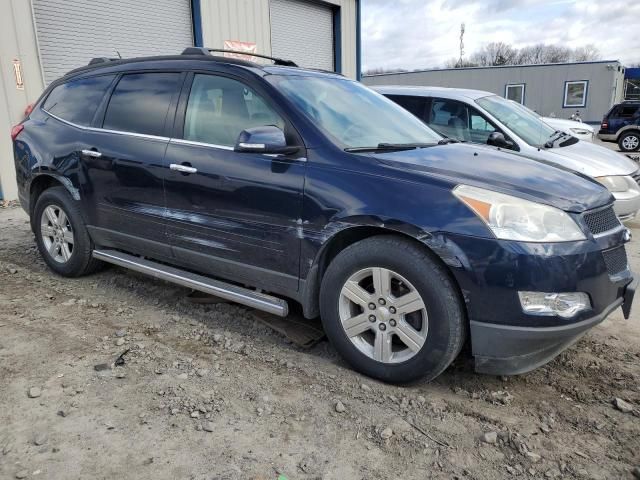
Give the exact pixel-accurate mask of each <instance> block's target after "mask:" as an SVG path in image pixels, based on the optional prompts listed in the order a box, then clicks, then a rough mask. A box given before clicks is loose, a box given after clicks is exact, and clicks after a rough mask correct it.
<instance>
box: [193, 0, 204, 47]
mask: <svg viewBox="0 0 640 480" xmlns="http://www.w3.org/2000/svg"><path fill="white" fill-rule="evenodd" d="M191 21H192V22H193V43H194V44H195V46H196V47H204V43H203V39H202V10H201V9H200V0H191Z"/></svg>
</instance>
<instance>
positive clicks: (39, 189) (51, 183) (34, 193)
mask: <svg viewBox="0 0 640 480" xmlns="http://www.w3.org/2000/svg"><path fill="white" fill-rule="evenodd" d="M53 187H64V188H65V189H66V190H67V191H68V192H69V195H71V198H73V199H74V200H80V193H79V192H78V189H77V188H75V187H74V186H73V184H72V183H71V181H70V180H69V179H68V178H65V177H62V176H60V175H55V174H51V173H42V174H39V175H36V176H35V177H33V179H32V180H31V183H30V184H29V217H30V220H31V230H32V231H35V230H34V223H33V222H34V215H33V211H34V209H35V207H36V203H37V202H38V198H40V195H42V193H43V192H44V191H45V190H48V189H50V188H53Z"/></svg>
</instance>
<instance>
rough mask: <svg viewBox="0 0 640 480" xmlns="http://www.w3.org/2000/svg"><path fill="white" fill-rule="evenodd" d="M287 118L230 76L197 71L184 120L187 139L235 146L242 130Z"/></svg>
mask: <svg viewBox="0 0 640 480" xmlns="http://www.w3.org/2000/svg"><path fill="white" fill-rule="evenodd" d="M265 125H274V126H276V127H278V128H280V129H282V130H284V125H285V123H284V120H283V119H282V117H280V115H278V113H277V112H276V111H275V110H273V109H272V108H271V107H270V106H269V105H268V104H267V103H266V102H265V101H264V100H263V99H262V97H261V96H260V95H258V94H257V93H256V92H255V91H254V90H252V89H251V88H249V87H247V86H246V85H244V84H242V83H240V82H239V81H237V80H233V79H231V78H227V77H220V76H215V75H204V74H203V75H201V74H196V75H195V76H194V79H193V84H192V87H191V92H190V93H189V100H188V103H187V111H186V115H185V120H184V133H183V135H184V136H183V138H184V139H185V140H191V141H194V142H201V143H208V144H212V145H222V146H227V147H232V146H234V145H235V143H236V140H237V139H238V135H240V132H242V130H246V129H248V128H253V127H261V126H265Z"/></svg>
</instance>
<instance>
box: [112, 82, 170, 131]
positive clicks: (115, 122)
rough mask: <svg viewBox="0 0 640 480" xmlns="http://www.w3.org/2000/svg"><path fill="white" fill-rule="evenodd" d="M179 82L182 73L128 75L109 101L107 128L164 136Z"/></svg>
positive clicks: (119, 83)
mask: <svg viewBox="0 0 640 480" xmlns="http://www.w3.org/2000/svg"><path fill="white" fill-rule="evenodd" d="M179 79H180V74H179V73H135V74H129V75H124V76H123V77H122V78H121V79H120V81H119V82H118V85H116V88H115V89H114V91H113V94H112V95H111V98H110V99H109V105H108V106H107V112H106V113H105V117H104V123H103V128H106V129H108V130H118V131H121V132H132V133H143V134H146V135H158V136H160V135H162V134H163V132H164V124H165V121H166V118H167V114H168V112H169V105H170V104H171V98H172V97H173V95H174V94H176V93H177V91H178V81H179Z"/></svg>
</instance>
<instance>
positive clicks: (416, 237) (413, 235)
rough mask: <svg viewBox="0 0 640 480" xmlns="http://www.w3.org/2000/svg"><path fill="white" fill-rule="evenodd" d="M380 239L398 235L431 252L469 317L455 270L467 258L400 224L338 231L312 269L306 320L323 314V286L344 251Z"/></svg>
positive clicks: (439, 239) (303, 294) (305, 304)
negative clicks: (332, 265) (358, 244)
mask: <svg viewBox="0 0 640 480" xmlns="http://www.w3.org/2000/svg"><path fill="white" fill-rule="evenodd" d="M380 235H395V236H397V237H400V238H404V239H407V240H408V241H410V242H411V243H413V244H415V245H416V246H418V247H419V248H421V249H424V250H425V251H427V252H429V253H430V255H431V257H432V258H433V260H434V261H435V262H438V263H439V264H440V265H441V266H442V267H444V269H445V271H446V272H447V274H448V275H449V277H450V279H451V282H452V284H453V285H454V286H455V288H456V289H457V291H458V295H459V298H460V301H461V303H462V305H464V308H465V313H466V302H465V301H464V295H463V292H462V289H461V287H460V284H459V283H458V281H457V279H456V277H455V275H454V274H453V272H452V270H451V269H452V268H460V267H462V266H463V265H464V264H465V263H466V262H465V261H464V259H465V258H466V257H464V255H462V258H460V255H461V252H459V251H456V250H457V247H455V246H454V245H452V244H451V243H450V242H447V241H446V240H445V239H444V238H443V236H442V235H433V234H430V233H428V232H425V231H423V230H421V229H420V228H418V227H415V226H412V225H405V224H399V225H394V227H389V226H380V225H371V224H368V225H349V226H345V227H344V228H341V229H338V230H337V231H336V232H335V233H334V234H333V235H331V236H330V237H329V238H327V240H326V241H325V242H324V243H323V244H322V246H321V248H320V249H319V251H318V253H317V254H316V257H315V259H314V262H313V265H312V266H311V268H310V269H309V272H308V274H307V277H306V279H305V281H304V284H303V289H302V292H301V303H302V307H303V312H304V316H305V317H307V318H314V317H317V316H318V315H319V314H320V306H319V296H320V284H321V283H322V278H323V276H324V273H325V272H326V269H327V267H328V266H329V264H330V263H331V261H332V260H333V259H334V258H335V257H336V256H337V255H338V254H339V253H340V252H341V251H342V250H344V249H345V248H347V247H349V246H350V245H353V244H354V243H356V242H359V241H362V240H365V239H367V238H370V237H374V236H380Z"/></svg>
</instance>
